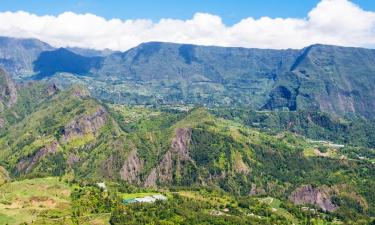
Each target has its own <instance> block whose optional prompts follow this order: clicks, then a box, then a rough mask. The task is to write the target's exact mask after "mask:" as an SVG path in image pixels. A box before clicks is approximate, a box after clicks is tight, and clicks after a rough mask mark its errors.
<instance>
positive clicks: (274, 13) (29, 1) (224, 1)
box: [0, 0, 375, 25]
mask: <svg viewBox="0 0 375 225" xmlns="http://www.w3.org/2000/svg"><path fill="white" fill-rule="evenodd" d="M318 2H319V0H185V1H183V0H180V1H177V0H62V1H60V0H59V1H53V0H0V3H1V4H0V11H2V12H4V11H18V10H24V11H27V12H30V13H35V14H37V15H47V14H48V15H50V14H52V15H58V14H60V13H63V12H65V11H72V12H75V13H93V14H95V15H98V16H102V17H105V18H107V19H111V18H120V19H139V18H146V19H152V20H153V21H158V20H160V19H161V18H175V19H183V20H186V19H190V18H191V17H192V16H193V15H194V13H196V12H207V13H210V14H215V15H219V16H220V17H221V18H222V20H223V22H224V23H225V24H226V25H232V24H234V23H237V22H238V21H240V20H241V19H243V18H246V17H254V18H259V17H262V16H269V17H273V18H274V17H283V18H286V17H298V18H300V17H306V15H307V13H308V12H309V11H310V10H311V9H312V8H313V7H314V6H316V5H317V3H318ZM353 2H354V3H356V4H358V5H359V6H360V7H362V8H363V9H365V10H370V11H375V0H354V1H353Z"/></svg>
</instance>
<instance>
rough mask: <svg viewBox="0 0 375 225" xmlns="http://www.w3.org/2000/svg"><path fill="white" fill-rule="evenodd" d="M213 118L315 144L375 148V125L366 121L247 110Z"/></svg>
mask: <svg viewBox="0 0 375 225" xmlns="http://www.w3.org/2000/svg"><path fill="white" fill-rule="evenodd" d="M210 111H211V112H212V113H213V114H215V115H217V116H219V117H222V118H225V119H230V120H235V121H238V122H240V123H242V124H244V125H247V126H249V127H254V128H259V129H261V130H262V131H264V132H268V133H271V134H277V133H280V132H283V131H290V132H293V133H296V134H299V135H302V136H304V137H307V138H311V139H314V140H326V141H331V142H334V143H340V144H344V145H352V146H362V147H370V148H374V147H375V141H374V140H375V132H374V130H375V123H374V121H372V120H366V119H365V118H363V117H342V116H335V115H332V114H329V113H325V112H319V111H312V110H297V111H292V112H290V111H256V110H252V109H247V108H236V109H235V108H212V109H211V110H210Z"/></svg>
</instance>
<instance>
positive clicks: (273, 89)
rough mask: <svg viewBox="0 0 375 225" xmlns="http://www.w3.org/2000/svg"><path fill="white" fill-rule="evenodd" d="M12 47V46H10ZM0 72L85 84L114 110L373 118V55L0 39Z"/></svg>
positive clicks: (324, 49)
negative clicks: (230, 110) (183, 108)
mask: <svg viewBox="0 0 375 225" xmlns="http://www.w3.org/2000/svg"><path fill="white" fill-rule="evenodd" d="M10 46H12V47H10ZM0 65H1V66H3V67H4V68H5V70H7V71H8V72H9V73H10V74H12V75H13V78H15V79H16V80H25V79H27V80H30V79H34V80H50V81H51V82H54V83H55V84H56V85H58V86H61V87H65V86H69V85H70V84H72V83H80V84H83V85H85V86H87V87H88V89H89V90H90V92H91V94H92V95H93V96H95V97H97V98H99V99H102V100H106V101H109V102H113V103H126V104H145V105H168V104H194V105H197V104H198V105H204V106H208V107H233V106H237V107H248V108H252V109H256V110H284V111H285V110H287V111H295V110H320V111H324V112H329V113H334V114H338V115H357V116H363V117H365V118H371V119H372V118H373V117H374V112H375V102H374V101H373V99H374V97H375V91H374V90H375V87H374V84H375V82H374V81H375V76H374V74H375V66H374V65H375V50H372V49H363V48H347V47H339V46H327V45H312V46H309V47H306V48H304V49H301V50H294V49H287V50H271V49H246V48H224V47H211V46H196V45H188V44H173V43H160V42H150V43H144V44H141V45H139V46H137V47H135V48H132V49H130V50H128V51H126V52H111V51H94V50H84V49H77V48H58V49H56V48H53V47H51V46H49V45H48V44H46V43H43V42H41V41H38V40H35V39H14V38H5V37H3V38H0Z"/></svg>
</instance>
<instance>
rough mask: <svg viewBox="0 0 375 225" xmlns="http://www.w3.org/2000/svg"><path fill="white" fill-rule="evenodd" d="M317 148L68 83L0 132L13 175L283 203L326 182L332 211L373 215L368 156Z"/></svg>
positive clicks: (1, 150)
mask: <svg viewBox="0 0 375 225" xmlns="http://www.w3.org/2000/svg"><path fill="white" fill-rule="evenodd" d="M321 147H323V146H320V144H319V143H310V142H307V141H305V140H304V139H303V138H301V137H298V136H295V135H292V134H290V133H281V134H278V135H276V136H273V135H268V134H265V133H263V132H260V131H258V130H255V129H250V128H248V127H246V126H244V125H241V124H239V123H236V122H233V121H231V120H224V119H221V118H217V117H215V116H213V115H211V114H210V113H209V112H208V111H207V110H206V109H204V108H197V109H193V110H188V111H184V110H182V111H181V110H175V109H168V108H167V109H152V108H147V107H146V108H145V107H128V106H121V105H105V104H103V103H100V102H98V101H96V100H94V99H92V98H91V97H90V96H89V93H88V91H87V90H86V89H85V88H82V87H81V86H75V87H73V88H71V89H69V90H67V91H62V92H58V93H56V94H54V95H52V96H50V97H49V98H48V99H46V100H45V101H43V102H42V103H40V105H39V106H38V107H37V108H35V110H34V111H33V112H31V113H30V114H29V115H27V116H25V117H24V118H23V119H21V120H20V121H17V122H16V123H15V124H12V125H11V127H10V129H8V131H7V132H5V133H3V134H2V136H1V137H0V165H1V166H3V167H4V168H5V169H6V170H7V171H9V173H10V175H11V176H12V177H15V178H22V177H32V176H46V175H55V176H57V175H58V176H61V175H64V174H69V175H70V176H73V177H75V178H76V179H84V180H88V179H90V180H91V179H93V180H103V179H108V180H123V181H124V182H127V183H129V184H133V185H138V186H146V187H175V186H177V187H181V186H183V187H191V186H197V187H199V186H206V187H215V188H220V189H222V190H225V191H227V192H229V193H233V194H236V195H262V194H267V195H269V196H273V197H277V198H279V199H285V200H286V199H289V196H291V195H292V193H298V190H300V189H298V188H300V187H301V186H303V185H313V186H314V187H319V188H324V187H325V186H327V187H329V188H331V189H332V190H334V191H332V192H329V193H330V195H328V194H327V195H324V199H326V200H324V201H328V200H329V201H330V202H331V203H332V204H334V207H339V208H340V209H341V208H342V207H346V206H345V205H346V203H345V202H347V201H351V202H352V204H354V205H355V206H356V207H357V206H358V207H359V208H358V209H359V210H361V212H362V213H369V214H373V212H374V205H373V203H372V202H374V201H372V200H373V196H372V192H371V190H372V189H374V188H375V186H374V185H375V184H374V179H373V178H374V174H373V171H374V168H373V164H371V163H370V162H371V161H370V160H373V159H363V160H357V159H352V158H349V157H350V156H349V155H346V152H341V151H340V150H337V149H334V148H328V149H327V153H326V154H322V153H321V152H320V150H319V149H323V148H321ZM311 152H316V154H311ZM318 153H319V154H318ZM343 185H347V186H343ZM348 189H350V190H352V192H350V193H347V192H345V190H348ZM318 190H321V189H318ZM294 191H296V192H294ZM310 194H311V195H310ZM305 195H308V196H307V197H306V199H311V201H310V202H308V201H305V202H304V203H306V204H308V203H312V204H314V203H316V204H317V207H321V206H320V205H319V204H320V202H319V201H315V199H317V197H316V196H317V192H314V191H312V192H311V193H308V192H303V193H302V194H301V195H298V194H297V195H293V196H296V197H293V198H292V197H290V198H291V199H293V200H294V199H296V202H298V203H300V202H301V201H299V200H298V199H300V198H298V196H305ZM303 199H305V197H303ZM337 199H338V200H339V201H336V200H337ZM350 207H351V206H350ZM350 207H349V208H350ZM335 209H336V208H335Z"/></svg>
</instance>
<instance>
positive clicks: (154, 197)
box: [122, 194, 167, 204]
mask: <svg viewBox="0 0 375 225" xmlns="http://www.w3.org/2000/svg"><path fill="white" fill-rule="evenodd" d="M166 200H167V197H165V196H164V195H161V194H156V195H150V196H145V197H142V198H129V199H124V200H123V201H122V202H123V203H124V204H131V203H144V202H146V203H154V202H156V201H166Z"/></svg>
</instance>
